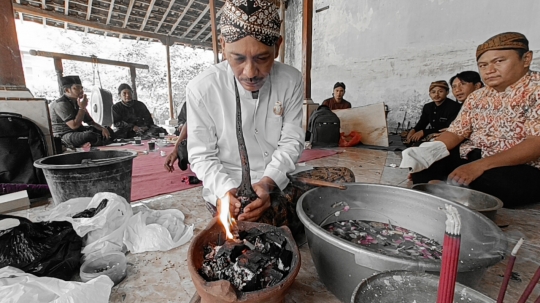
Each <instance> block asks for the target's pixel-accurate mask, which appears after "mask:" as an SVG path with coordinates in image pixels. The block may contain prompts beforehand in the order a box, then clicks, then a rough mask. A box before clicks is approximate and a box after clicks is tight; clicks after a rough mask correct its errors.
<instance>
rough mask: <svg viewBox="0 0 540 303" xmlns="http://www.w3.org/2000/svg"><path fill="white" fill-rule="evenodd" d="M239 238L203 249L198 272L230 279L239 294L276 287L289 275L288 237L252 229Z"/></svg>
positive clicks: (214, 277)
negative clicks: (240, 292) (202, 257)
mask: <svg viewBox="0 0 540 303" xmlns="http://www.w3.org/2000/svg"><path fill="white" fill-rule="evenodd" d="M239 238H240V240H227V241H226V242H225V243H223V244H222V245H208V246H206V247H205V248H204V261H203V265H202V267H201V269H200V270H199V273H200V274H201V276H202V277H203V278H205V279H206V280H207V281H217V280H227V281H229V282H231V284H233V285H234V286H235V287H236V289H238V290H239V291H242V292H249V291H257V290H261V289H264V288H267V287H271V286H274V285H276V284H278V283H279V282H280V281H281V280H282V279H283V277H285V276H287V274H288V273H289V270H290V267H291V262H292V257H293V254H292V251H290V250H288V249H286V248H285V246H286V245H287V240H286V238H285V237H283V236H282V235H280V234H278V233H275V232H262V231H260V230H259V229H257V228H252V229H249V230H247V231H241V232H240V234H239Z"/></svg>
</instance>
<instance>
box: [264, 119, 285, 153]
mask: <svg viewBox="0 0 540 303" xmlns="http://www.w3.org/2000/svg"><path fill="white" fill-rule="evenodd" d="M282 126H283V117H281V116H276V115H272V117H266V134H264V136H265V137H266V138H267V140H268V142H269V143H271V144H273V145H276V146H277V143H278V142H279V138H280V137H281V128H282Z"/></svg>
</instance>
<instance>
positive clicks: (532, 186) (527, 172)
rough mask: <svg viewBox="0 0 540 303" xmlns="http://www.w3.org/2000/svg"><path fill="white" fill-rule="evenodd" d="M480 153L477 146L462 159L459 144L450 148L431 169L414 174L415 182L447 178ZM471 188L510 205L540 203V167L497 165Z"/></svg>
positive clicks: (507, 205) (478, 156)
mask: <svg viewBox="0 0 540 303" xmlns="http://www.w3.org/2000/svg"><path fill="white" fill-rule="evenodd" d="M480 153H481V151H480V150H479V149H475V150H473V151H471V152H470V153H469V154H468V155H467V159H462V158H460V156H459V146H458V147H456V148H454V149H453V150H451V151H450V155H449V156H448V157H446V158H444V159H441V160H439V161H437V162H435V163H433V164H432V165H431V166H430V167H429V168H428V169H426V170H423V171H421V172H418V173H414V174H411V176H412V180H413V184H417V183H427V182H429V181H431V180H442V181H446V179H447V177H448V175H449V174H450V173H451V172H452V171H453V170H454V169H456V168H458V167H459V166H461V165H463V164H467V163H470V162H473V161H476V160H478V159H480V158H481V154H480ZM469 188H471V189H474V190H477V191H481V192H484V193H487V194H490V195H492V196H495V197H497V198H499V199H501V200H502V201H503V203H504V207H507V208H513V207H517V206H521V205H526V204H530V203H535V202H540V169H538V168H536V167H533V166H530V165H527V164H522V165H514V166H503V167H497V168H493V169H490V170H487V171H485V172H484V173H483V174H482V175H481V176H480V177H478V179H476V180H474V181H473V182H472V183H471V184H469Z"/></svg>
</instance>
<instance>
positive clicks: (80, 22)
mask: <svg viewBox="0 0 540 303" xmlns="http://www.w3.org/2000/svg"><path fill="white" fill-rule="evenodd" d="M0 1H4V0H0ZM13 8H14V10H15V11H17V12H21V13H25V14H29V15H33V16H37V17H46V18H49V19H52V20H57V21H61V22H69V23H71V24H73V25H77V26H81V27H85V26H87V27H89V28H93V29H97V30H101V31H105V32H110V33H116V34H124V35H130V36H134V37H141V38H147V39H156V40H159V41H161V42H162V43H165V42H166V41H167V39H169V42H170V43H178V44H182V45H190V46H192V45H195V46H200V47H205V48H211V47H212V44H211V43H204V42H201V41H193V40H191V39H182V38H177V37H170V36H166V35H162V34H155V33H149V32H142V31H137V30H132V29H129V28H120V27H116V26H111V25H105V24H103V23H99V22H95V21H88V20H84V19H79V18H77V17H72V16H65V15H63V14H60V13H55V12H51V11H44V10H42V9H40V8H37V7H31V6H27V5H21V4H16V3H13Z"/></svg>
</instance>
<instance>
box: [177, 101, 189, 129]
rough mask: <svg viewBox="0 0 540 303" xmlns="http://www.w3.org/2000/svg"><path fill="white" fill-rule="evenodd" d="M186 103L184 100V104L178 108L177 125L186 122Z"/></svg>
mask: <svg viewBox="0 0 540 303" xmlns="http://www.w3.org/2000/svg"><path fill="white" fill-rule="evenodd" d="M186 103H187V102H184V105H182V108H181V109H180V113H179V114H178V126H180V125H184V124H186V122H187V108H186Z"/></svg>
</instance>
